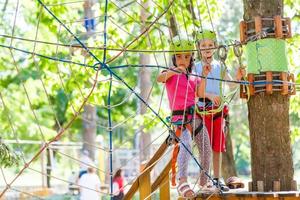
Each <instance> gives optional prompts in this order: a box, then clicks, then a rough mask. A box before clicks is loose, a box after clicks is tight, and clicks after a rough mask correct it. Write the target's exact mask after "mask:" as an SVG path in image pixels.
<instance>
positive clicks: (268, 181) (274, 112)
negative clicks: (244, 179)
mask: <svg viewBox="0 0 300 200" xmlns="http://www.w3.org/2000/svg"><path fill="white" fill-rule="evenodd" d="M282 13H283V0H260V1H259V0H252V1H246V0H244V20H245V21H246V20H251V19H254V17H255V16H257V15H259V16H261V17H273V16H274V15H282ZM270 59H272V58H270ZM248 112H249V116H248V118H249V128H250V142H251V161H252V162H251V167H252V170H251V171H252V180H253V189H254V190H257V184H256V183H257V181H263V182H264V190H265V191H270V190H272V183H273V181H280V190H281V191H284V190H291V182H292V180H293V175H294V170H293V160H292V151H291V140H290V132H289V97H288V96H283V95H281V94H280V93H274V94H272V95H266V94H264V93H260V94H257V95H255V96H251V98H250V101H249V102H248Z"/></svg>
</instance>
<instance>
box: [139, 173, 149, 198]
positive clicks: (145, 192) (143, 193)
mask: <svg viewBox="0 0 300 200" xmlns="http://www.w3.org/2000/svg"><path fill="white" fill-rule="evenodd" d="M139 193H140V199H147V200H151V197H150V194H151V178H150V172H148V173H144V174H143V175H142V176H140V177H139Z"/></svg>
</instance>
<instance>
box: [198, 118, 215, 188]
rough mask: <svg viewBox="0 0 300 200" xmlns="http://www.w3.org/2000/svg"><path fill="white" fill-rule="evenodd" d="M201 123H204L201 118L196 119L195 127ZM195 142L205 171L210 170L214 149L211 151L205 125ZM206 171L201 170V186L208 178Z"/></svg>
mask: <svg viewBox="0 0 300 200" xmlns="http://www.w3.org/2000/svg"><path fill="white" fill-rule="evenodd" d="M201 123H202V120H201V119H195V128H196V127H198V126H199V125H200V124H201ZM195 128H194V130H195ZM195 143H196V144H197V147H198V151H199V160H200V162H201V165H202V167H203V169H204V171H206V172H209V166H210V162H211V156H212V151H211V146H210V141H209V136H208V132H207V129H206V127H205V126H203V129H202V131H201V132H199V133H196V136H195ZM204 171H203V170H201V172H200V186H204V185H205V184H206V183H207V180H208V177H207V176H206V175H205V173H204Z"/></svg>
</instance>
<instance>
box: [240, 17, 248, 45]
mask: <svg viewBox="0 0 300 200" xmlns="http://www.w3.org/2000/svg"><path fill="white" fill-rule="evenodd" d="M246 30H247V23H246V22H245V21H241V22H240V41H241V43H243V42H245V41H246V40H247V34H246Z"/></svg>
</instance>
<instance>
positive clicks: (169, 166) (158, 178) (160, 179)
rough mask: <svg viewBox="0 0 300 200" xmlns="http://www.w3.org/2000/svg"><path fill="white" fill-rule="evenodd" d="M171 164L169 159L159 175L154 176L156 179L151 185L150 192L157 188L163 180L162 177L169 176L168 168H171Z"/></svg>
mask: <svg viewBox="0 0 300 200" xmlns="http://www.w3.org/2000/svg"><path fill="white" fill-rule="evenodd" d="M171 166H172V160H171V159H170V161H169V162H168V164H167V165H166V166H165V168H164V169H163V171H162V172H161V173H160V175H159V176H158V177H157V178H156V180H155V181H154V182H153V184H152V185H151V191H152V192H154V191H155V190H157V188H158V187H159V185H160V184H161V183H162V182H163V181H164V178H165V177H166V176H169V173H170V170H171Z"/></svg>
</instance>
